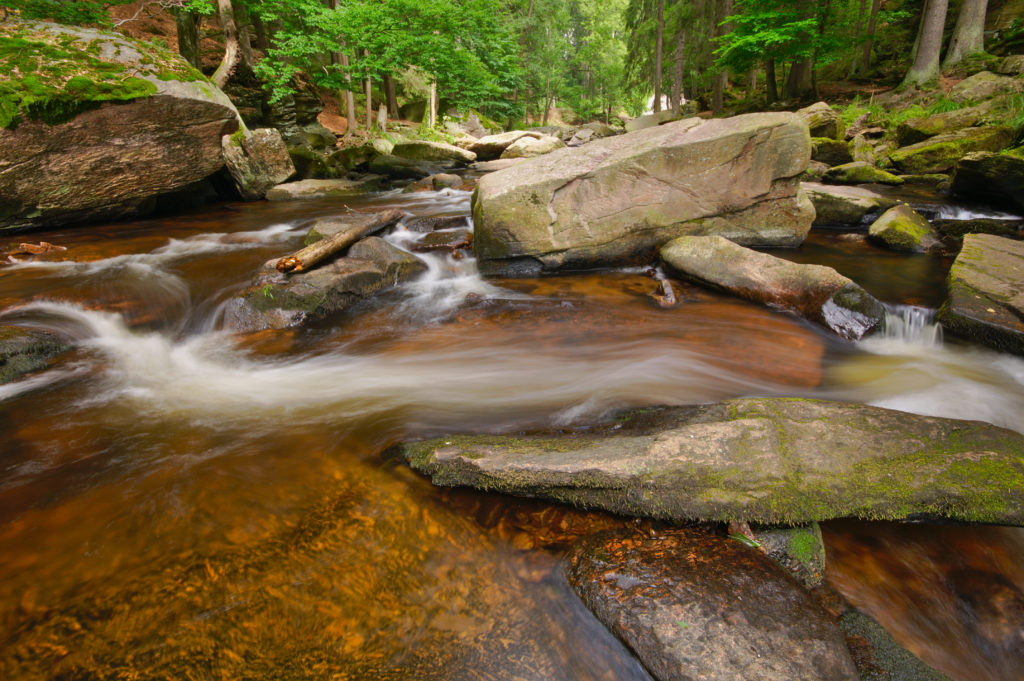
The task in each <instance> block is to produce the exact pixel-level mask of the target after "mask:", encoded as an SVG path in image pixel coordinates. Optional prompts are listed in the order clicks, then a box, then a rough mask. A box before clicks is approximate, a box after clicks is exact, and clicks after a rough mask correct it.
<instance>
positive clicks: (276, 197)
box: [267, 175, 384, 201]
mask: <svg viewBox="0 0 1024 681" xmlns="http://www.w3.org/2000/svg"><path fill="white" fill-rule="evenodd" d="M383 182H384V178H383V177H381V176H380V175H364V176H362V177H361V178H359V179H358V180H299V181H298V182H288V183H286V184H279V185H277V186H276V187H274V188H273V189H271V190H270V191H268V192H267V200H268V201H299V200H309V199H340V198H345V197H348V196H360V195H362V194H368V193H370V192H375V191H379V190H380V189H381V186H382V184H383Z"/></svg>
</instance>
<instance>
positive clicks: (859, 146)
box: [850, 134, 877, 165]
mask: <svg viewBox="0 0 1024 681" xmlns="http://www.w3.org/2000/svg"><path fill="white" fill-rule="evenodd" d="M850 149H851V151H852V155H853V158H852V160H854V161H861V162H862V163H869V164H871V165H875V162H876V160H877V159H876V157H875V145H874V144H872V143H871V141H870V140H868V138H867V137H865V136H864V135H863V134H857V135H854V137H853V139H852V140H851V141H850Z"/></svg>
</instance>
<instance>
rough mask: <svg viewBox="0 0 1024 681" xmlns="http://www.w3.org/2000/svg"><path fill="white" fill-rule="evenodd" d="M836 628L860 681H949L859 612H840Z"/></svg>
mask: <svg viewBox="0 0 1024 681" xmlns="http://www.w3.org/2000/svg"><path fill="white" fill-rule="evenodd" d="M839 628H840V630H841V631H842V632H843V634H844V635H845V637H846V643H847V646H848V647H849V648H850V651H851V652H852V653H853V659H854V662H855V663H856V665H857V671H858V672H859V673H860V678H861V681H952V679H950V678H949V677H948V676H946V675H945V674H943V673H942V672H939V671H936V670H935V669H932V668H931V667H929V666H928V665H926V664H925V663H924V662H922V661H921V660H919V659H918V658H917V657H915V656H914V654H913V653H911V652H910V651H909V650H907V649H906V648H904V647H903V646H901V645H900V644H899V643H898V642H897V641H896V639H894V638H893V637H892V634H890V633H889V632H888V631H886V630H885V628H884V627H883V626H882V625H881V624H879V623H878V622H876V621H875V620H874V619H873V618H871V617H869V616H868V615H865V614H864V613H862V612H858V611H857V610H850V611H848V612H846V613H844V614H843V616H842V617H840V619H839Z"/></svg>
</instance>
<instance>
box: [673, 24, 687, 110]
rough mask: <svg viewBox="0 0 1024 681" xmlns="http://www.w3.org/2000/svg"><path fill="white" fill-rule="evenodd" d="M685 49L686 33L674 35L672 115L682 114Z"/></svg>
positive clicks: (681, 32) (681, 31)
mask: <svg viewBox="0 0 1024 681" xmlns="http://www.w3.org/2000/svg"><path fill="white" fill-rule="evenodd" d="M685 47H686V32H685V31H683V30H682V29H680V30H679V32H678V33H676V72H675V77H674V78H673V79H672V115H673V116H680V115H682V113H683V48H685Z"/></svg>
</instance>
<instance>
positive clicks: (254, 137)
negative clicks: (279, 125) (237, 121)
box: [222, 128, 295, 201]
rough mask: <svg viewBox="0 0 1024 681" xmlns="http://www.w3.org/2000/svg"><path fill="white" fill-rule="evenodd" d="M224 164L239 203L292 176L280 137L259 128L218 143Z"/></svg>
mask: <svg viewBox="0 0 1024 681" xmlns="http://www.w3.org/2000/svg"><path fill="white" fill-rule="evenodd" d="M222 146H223V153H224V163H225V165H227V168H228V172H229V173H230V174H231V178H232V179H233V180H234V181H235V187H236V188H237V189H238V193H239V194H241V196H242V198H243V199H246V200H249V201H252V200H254V199H261V198H263V197H264V196H266V194H267V192H268V191H269V190H270V189H271V188H272V187H274V186H275V185H279V184H281V183H282V182H284V181H285V180H287V179H289V178H290V177H291V176H292V175H294V174H295V166H294V165H293V164H292V159H291V156H289V154H288V147H286V146H285V144H284V140H282V139H281V133H280V132H278V131H277V130H274V129H273V128H261V129H259V130H253V131H251V132H248V131H245V132H243V133H242V134H241V135H239V134H238V133H236V134H234V135H225V136H224V138H223V139H222Z"/></svg>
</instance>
